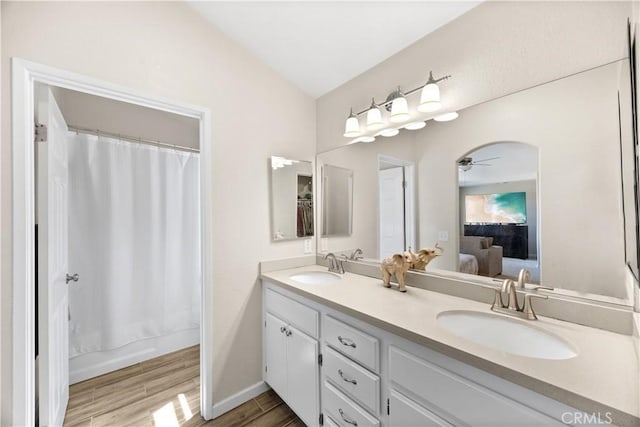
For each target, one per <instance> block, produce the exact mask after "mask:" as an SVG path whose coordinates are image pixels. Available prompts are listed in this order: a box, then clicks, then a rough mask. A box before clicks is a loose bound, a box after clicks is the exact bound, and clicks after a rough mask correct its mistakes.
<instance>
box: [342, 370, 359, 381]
mask: <svg viewBox="0 0 640 427" xmlns="http://www.w3.org/2000/svg"><path fill="white" fill-rule="evenodd" d="M338 374H340V377H341V378H342V379H343V380H344V381H345V382H348V383H351V384H353V385H358V381H356V380H354V379H353V378H349V377H348V376H346V375H345V374H344V372H342V369H338Z"/></svg>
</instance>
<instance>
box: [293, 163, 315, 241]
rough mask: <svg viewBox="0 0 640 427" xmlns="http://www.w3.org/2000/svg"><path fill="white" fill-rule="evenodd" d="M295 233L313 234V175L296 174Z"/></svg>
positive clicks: (302, 235)
mask: <svg viewBox="0 0 640 427" xmlns="http://www.w3.org/2000/svg"><path fill="white" fill-rule="evenodd" d="M296 184H297V194H298V197H297V201H296V221H297V222H296V235H297V237H311V236H313V227H314V224H313V177H312V176H311V175H305V174H300V173H299V174H297V180H296Z"/></svg>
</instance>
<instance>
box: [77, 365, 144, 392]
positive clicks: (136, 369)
mask: <svg viewBox="0 0 640 427" xmlns="http://www.w3.org/2000/svg"><path fill="white" fill-rule="evenodd" d="M141 372H142V368H141V367H140V364H139V363H136V364H135V365H131V366H128V367H126V368H122V369H118V370H117V371H113V372H109V373H106V374H104V375H100V376H99V377H95V378H90V379H88V380H85V381H82V382H79V383H76V384H73V385H71V386H70V387H69V396H70V397H71V396H73V395H75V394H77V393H81V392H84V391H87V390H93V389H94V388H96V387H102V386H105V385H109V384H113V383H115V382H118V381H120V380H122V379H125V378H128V377H130V376H133V375H136V374H139V373H141Z"/></svg>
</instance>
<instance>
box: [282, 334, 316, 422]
mask: <svg viewBox="0 0 640 427" xmlns="http://www.w3.org/2000/svg"><path fill="white" fill-rule="evenodd" d="M287 329H288V333H287V364H288V365H289V372H288V373H287V397H288V400H287V403H288V404H289V406H291V409H293V410H294V411H295V413H296V414H297V415H298V416H299V417H300V419H301V420H302V421H303V422H304V423H305V424H306V425H309V426H312V425H316V424H317V423H318V416H319V408H318V402H319V401H320V397H319V396H318V393H319V390H320V372H319V371H320V368H319V366H318V341H316V340H314V339H313V338H310V337H308V336H307V335H305V334H304V333H302V332H300V331H299V330H297V329H296V328H294V327H292V326H290V325H289V326H287Z"/></svg>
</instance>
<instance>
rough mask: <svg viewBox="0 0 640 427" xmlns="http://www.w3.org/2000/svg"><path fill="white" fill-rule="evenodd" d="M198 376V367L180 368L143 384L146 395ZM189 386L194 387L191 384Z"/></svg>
mask: <svg viewBox="0 0 640 427" xmlns="http://www.w3.org/2000/svg"><path fill="white" fill-rule="evenodd" d="M199 375H200V366H191V367H189V368H182V369H180V370H177V371H172V372H168V373H167V374H165V375H164V376H162V377H156V378H153V379H151V380H149V381H146V382H145V384H144V387H145V389H146V390H147V394H154V393H158V392H160V391H162V390H167V389H170V388H171V387H173V386H175V385H176V384H180V383H181V382H184V381H185V380H191V379H193V378H195V377H198V376H199ZM191 386H192V387H194V385H193V383H191Z"/></svg>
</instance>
